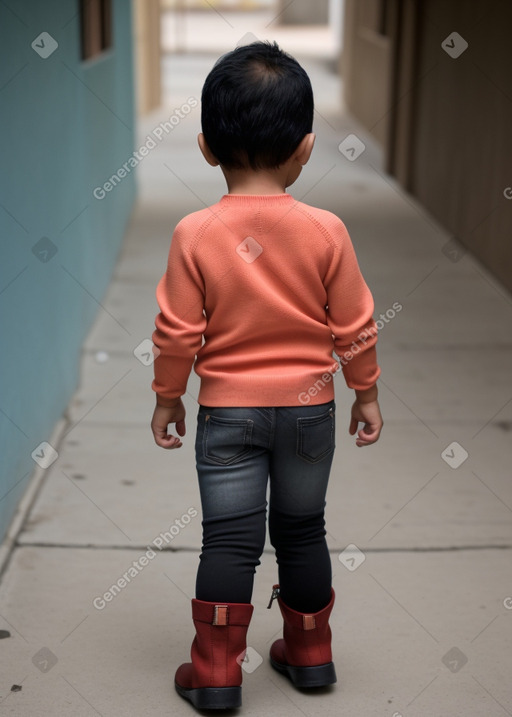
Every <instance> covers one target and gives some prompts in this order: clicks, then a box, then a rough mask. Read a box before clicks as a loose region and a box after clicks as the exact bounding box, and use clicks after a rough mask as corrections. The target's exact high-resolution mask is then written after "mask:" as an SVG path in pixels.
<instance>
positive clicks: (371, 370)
mask: <svg viewBox="0 0 512 717" xmlns="http://www.w3.org/2000/svg"><path fill="white" fill-rule="evenodd" d="M340 362H341V366H342V371H343V375H344V377H345V382H346V384H347V386H348V387H349V388H353V389H356V390H358V391H366V389H367V388H371V387H372V386H373V385H374V384H375V383H376V382H377V379H378V378H379V376H380V367H379V365H378V363H377V351H376V348H375V346H370V347H369V348H367V349H366V350H365V351H362V352H361V353H359V354H355V355H353V356H352V358H351V359H350V360H349V361H347V360H346V359H343V357H340Z"/></svg>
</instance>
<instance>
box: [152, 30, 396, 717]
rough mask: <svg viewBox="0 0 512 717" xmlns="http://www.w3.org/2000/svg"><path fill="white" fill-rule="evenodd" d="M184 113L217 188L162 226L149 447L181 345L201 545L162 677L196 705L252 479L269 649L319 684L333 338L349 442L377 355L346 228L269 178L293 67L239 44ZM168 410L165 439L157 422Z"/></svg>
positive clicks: (245, 589) (289, 152)
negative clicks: (347, 404) (192, 415)
mask: <svg viewBox="0 0 512 717" xmlns="http://www.w3.org/2000/svg"><path fill="white" fill-rule="evenodd" d="M201 119H202V130H203V133H202V134H200V135H199V138H198V139H199V147H200V149H201V152H202V153H203V155H204V157H205V159H206V161H207V162H208V163H209V164H211V165H212V166H217V165H220V168H221V170H222V172H223V174H224V177H225V179H226V182H227V186H228V194H227V195H224V196H223V197H222V198H221V199H220V201H219V202H218V203H217V204H215V205H213V206H212V207H210V208H208V209H202V210H201V211H198V212H195V213H193V214H190V215H189V216H187V217H185V218H184V219H183V220H182V221H181V222H180V223H179V224H178V226H177V227H176V229H175V232H174V235H173V238H172V244H171V248H170V253H169V261H168V266H167V271H166V273H165V275H164V277H163V278H162V279H161V281H160V283H159V285H158V288H157V299H158V303H159V307H160V313H159V315H158V316H157V317H156V320H155V324H156V330H155V332H154V334H153V342H154V344H155V346H156V347H157V349H158V350H159V355H158V356H157V358H156V359H155V362H154V370H155V379H154V381H153V385H152V387H153V390H154V391H155V392H156V394H157V405H156V408H155V412H154V415H153V420H152V423H151V428H152V431H153V434H154V438H155V441H156V443H157V444H158V445H159V446H161V447H162V448H179V447H181V445H182V441H181V438H180V437H182V436H184V435H185V408H184V406H183V403H182V401H181V398H180V397H181V396H183V394H184V393H185V390H186V386H187V380H188V377H189V374H190V371H191V368H192V364H193V363H194V359H196V360H195V371H196V372H197V374H198V375H199V376H200V378H201V388H200V392H199V399H198V402H199V411H198V424H197V436H196V443H195V451H196V463H197V472H198V478H199V488H200V493H201V504H202V512H203V524H202V525H203V545H202V552H201V556H200V564H199V568H198V573H197V582H196V598H195V599H193V600H192V617H193V621H194V624H195V628H196V636H195V638H194V641H193V644H192V649H191V656H192V662H191V663H188V664H185V665H181V667H180V668H179V669H178V671H177V673H176V677H175V687H176V690H177V691H178V693H179V694H180V695H182V697H185V698H186V699H187V700H189V701H190V702H191V703H192V704H193V705H194V706H195V707H196V708H197V709H205V708H207V709H226V708H231V707H238V706H240V704H241V684H242V670H241V667H240V665H241V662H242V660H243V658H244V654H245V649H246V634H247V629H248V626H249V622H250V619H251V615H252V612H253V606H252V605H251V596H252V589H253V579H254V573H255V570H256V566H257V565H259V564H260V560H259V558H260V556H261V554H262V551H263V547H264V543H265V532H266V508H267V501H266V490H267V482H268V480H269V479H270V501H269V502H270V505H269V534H270V539H271V542H272V545H273V547H274V548H275V552H276V560H277V563H278V571H279V585H275V586H274V589H273V592H272V599H271V603H272V600H273V599H274V598H275V597H278V603H279V606H280V608H281V612H282V616H283V620H284V628H283V639H281V640H277V642H275V643H274V644H273V645H272V648H271V650H270V659H271V664H272V666H273V667H274V668H275V669H276V670H278V671H279V672H281V673H283V674H284V675H286V676H287V677H288V678H289V679H290V680H291V681H292V683H293V684H294V685H295V686H297V687H316V686H321V685H328V684H332V683H334V682H335V681H336V674H335V670H334V665H333V663H332V653H331V631H330V628H329V623H328V619H329V615H330V613H331V611H332V608H333V603H334V591H333V589H332V586H331V562H330V556H329V552H328V548H327V544H326V541H325V527H324V526H325V522H324V507H325V494H326V489H327V483H328V479H329V472H330V468H331V463H332V458H333V453H334V435H335V403H334V389H333V377H334V373H335V371H337V370H339V368H340V366H339V364H338V362H337V361H335V360H334V358H333V351H335V352H336V354H337V355H338V356H340V357H342V359H341V364H342V370H343V373H344V377H345V380H346V382H347V385H348V386H349V387H351V388H353V389H355V392H356V400H355V403H354V404H353V406H352V414H351V422H350V428H349V432H350V434H351V435H354V434H356V432H357V437H356V444H357V445H358V446H367V445H370V444H371V443H374V442H375V441H376V440H377V439H378V438H379V434H380V431H381V428H382V418H381V414H380V409H379V404H378V401H377V386H376V381H377V378H378V376H379V373H380V369H379V367H378V365H377V362H376V351H375V343H376V341H377V329H376V326H375V323H374V321H373V319H372V312H373V300H372V296H371V294H370V291H369V289H368V287H367V286H366V284H365V282H364V279H363V277H362V276H361V273H360V271H359V267H358V264H357V260H356V257H355V254H354V250H353V247H352V244H351V241H350V238H349V236H348V234H347V230H346V229H345V227H344V225H343V224H342V222H341V221H340V220H339V219H338V218H337V217H336V216H335V215H333V214H331V213H330V212H327V211H324V210H321V209H317V208H314V207H310V206H308V205H306V204H302V203H301V202H297V201H295V200H294V199H293V198H292V197H291V196H290V195H289V194H287V193H286V191H285V190H286V188H287V187H289V186H290V185H291V184H293V182H294V181H295V180H296V179H297V177H298V176H299V174H300V172H301V170H302V167H303V166H304V165H305V164H306V162H307V161H308V159H309V156H310V154H311V151H312V149H313V144H314V140H315V136H314V134H312V123H313V93H312V89H311V83H310V81H309V78H308V76H307V74H306V72H305V71H304V70H303V69H302V67H301V66H300V65H299V64H298V63H297V62H296V60H294V59H293V58H292V57H290V56H289V55H287V54H286V53H284V52H282V51H281V50H280V49H279V48H278V46H277V45H276V44H273V45H271V44H269V43H261V42H255V43H253V44H252V45H248V46H244V47H239V48H237V49H236V50H234V51H233V52H230V53H228V54H227V55H224V56H223V57H222V58H221V59H220V60H219V61H218V62H217V64H216V65H215V66H214V68H213V69H212V71H211V72H210V74H209V75H208V77H207V78H206V81H205V84H204V87H203V92H202V118H201ZM203 339H204V342H203ZM155 353H156V354H158V351H155ZM196 357H197V358H196ZM358 422H362V423H364V426H363V427H362V428H361V429H360V430H358ZM170 423H174V424H176V432H177V434H178V436H174V435H172V434H168V433H167V429H168V425H169V424H170ZM269 607H270V605H269Z"/></svg>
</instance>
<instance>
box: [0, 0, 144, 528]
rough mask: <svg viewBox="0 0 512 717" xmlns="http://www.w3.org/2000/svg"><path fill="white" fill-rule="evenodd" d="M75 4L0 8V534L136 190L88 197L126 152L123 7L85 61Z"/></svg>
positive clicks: (71, 377) (69, 378)
mask: <svg viewBox="0 0 512 717" xmlns="http://www.w3.org/2000/svg"><path fill="white" fill-rule="evenodd" d="M78 7H79V6H78V2H70V0H45V2H44V3H41V2H38V0H24V1H23V2H18V3H17V4H16V5H15V6H13V4H12V3H11V4H10V6H9V8H8V7H7V6H6V5H4V4H3V3H2V4H1V5H0V28H1V29H0V33H1V35H0V37H1V47H2V53H3V58H4V61H3V62H2V64H1V67H0V141H1V145H2V146H1V157H2V180H1V181H2V185H1V199H0V202H1V207H0V237H1V255H2V263H1V274H0V325H1V335H2V340H3V350H2V353H1V359H0V360H1V368H0V397H1V398H0V400H1V404H0V408H1V410H0V455H1V469H0V470H1V473H0V537H1V536H3V535H4V533H5V530H6V528H7V526H8V524H9V521H10V519H11V517H12V515H13V513H14V511H15V508H16V505H17V503H18V501H19V499H20V497H21V495H22V494H23V491H24V490H25V488H26V486H27V482H28V480H29V478H30V475H31V473H32V471H33V469H34V467H35V463H34V461H33V459H32V458H31V453H32V451H33V450H34V448H35V447H36V446H38V445H39V444H40V443H41V442H42V441H48V440H49V438H50V436H51V434H52V430H53V428H54V426H55V424H56V422H57V421H58V419H59V418H60V416H61V415H62V413H63V411H64V410H65V408H66V406H67V404H68V402H69V399H70V397H71V395H72V393H73V391H74V390H75V388H76V386H77V382H78V378H79V376H78V367H79V355H80V347H81V344H82V341H83V339H84V337H85V335H86V334H87V331H88V329H89V327H90V325H91V323H92V321H93V319H94V316H95V314H96V312H97V311H98V302H100V301H101V299H102V297H103V294H104V292H105V289H106V287H107V285H108V282H109V279H110V275H111V273H112V269H113V266H114V263H115V260H116V257H117V254H118V250H119V248H120V243H121V239H122V237H123V233H124V228H125V224H126V221H127V219H128V216H129V213H130V209H131V206H132V202H133V199H134V194H135V178H134V175H133V173H131V174H130V175H129V176H127V177H126V178H125V179H124V180H123V181H122V183H121V184H119V185H118V186H117V187H116V189H115V190H114V191H113V192H111V193H110V194H108V195H107V196H106V198H105V199H104V200H103V201H100V200H98V199H95V198H94V197H93V194H92V192H93V189H94V188H95V187H96V186H98V185H100V184H103V182H105V181H106V180H107V179H108V177H110V176H111V175H112V174H113V172H114V171H116V170H117V168H118V167H119V166H121V165H122V164H123V162H125V161H126V159H127V158H128V157H129V156H130V154H131V152H132V151H133V144H134V112H133V102H134V99H133V77H132V28H131V4H130V2H127V1H126V0H113V31H114V43H113V44H114V46H113V49H112V50H111V51H109V52H107V53H105V54H104V55H103V56H101V57H100V58H98V59H96V60H90V61H88V62H82V61H81V59H80V46H79V15H78ZM43 31H44V32H47V33H49V34H50V35H51V36H52V37H53V38H54V39H55V41H56V42H57V43H58V47H57V49H56V50H55V51H54V52H53V53H52V54H51V55H50V56H48V57H47V58H46V59H43V58H42V57H41V56H40V55H39V54H38V53H37V52H36V51H35V50H34V49H32V47H31V43H32V42H33V41H34V40H35V39H36V38H37V37H38V36H39V35H40V33H41V32H43ZM42 44H44V49H45V50H47V49H48V48H49V47H50V44H49V41H48V39H46V42H45V41H44V39H43V42H41V41H39V42H38V45H42ZM37 242H40V243H39V244H37Z"/></svg>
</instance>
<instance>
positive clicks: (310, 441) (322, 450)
mask: <svg viewBox="0 0 512 717" xmlns="http://www.w3.org/2000/svg"><path fill="white" fill-rule="evenodd" d="M334 426H335V423H334V409H333V408H330V409H329V410H328V411H327V412H326V413H322V414H321V415H319V416H308V417H304V418H298V419H297V455H298V456H299V457H300V458H302V459H303V460H305V461H308V463H318V461H321V460H322V459H323V458H326V457H327V456H328V455H330V454H331V453H332V452H333V451H334V447H335V446H334Z"/></svg>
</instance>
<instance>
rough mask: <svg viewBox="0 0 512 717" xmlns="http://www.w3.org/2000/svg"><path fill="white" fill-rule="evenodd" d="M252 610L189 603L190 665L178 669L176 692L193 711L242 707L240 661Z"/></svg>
mask: <svg viewBox="0 0 512 717" xmlns="http://www.w3.org/2000/svg"><path fill="white" fill-rule="evenodd" d="M253 610H254V607H253V606H252V605H250V604H249V603H219V604H217V603H214V602H204V601H203V600H196V599H195V598H194V599H193V600H192V619H193V621H194V625H195V628H196V636H195V638H194V641H193V642H192V648H191V650H190V655H191V657H192V662H191V663H190V662H189V663H186V664H184V665H181V666H180V667H178V670H177V672H176V676H175V678H174V686H175V687H176V691H177V692H178V694H180V695H181V696H182V697H184V698H185V699H187V700H189V702H192V704H193V705H194V707H196V708H197V709H230V708H233V707H240V705H241V704H242V688H241V684H242V667H241V664H242V661H243V658H244V656H245V649H246V635H247V629H248V627H249V623H250V621H251V617H252V611H253Z"/></svg>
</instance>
